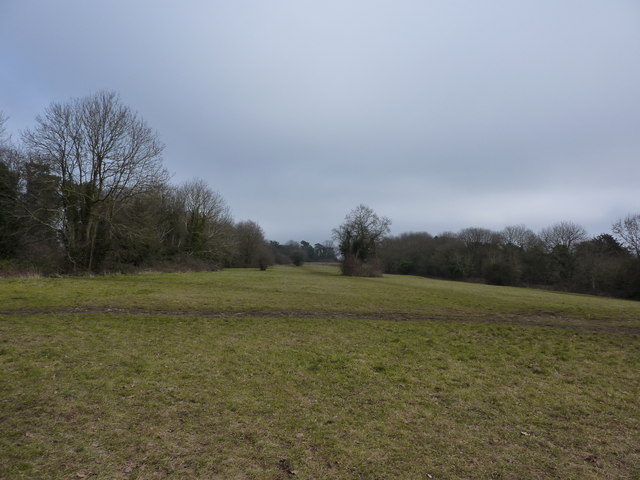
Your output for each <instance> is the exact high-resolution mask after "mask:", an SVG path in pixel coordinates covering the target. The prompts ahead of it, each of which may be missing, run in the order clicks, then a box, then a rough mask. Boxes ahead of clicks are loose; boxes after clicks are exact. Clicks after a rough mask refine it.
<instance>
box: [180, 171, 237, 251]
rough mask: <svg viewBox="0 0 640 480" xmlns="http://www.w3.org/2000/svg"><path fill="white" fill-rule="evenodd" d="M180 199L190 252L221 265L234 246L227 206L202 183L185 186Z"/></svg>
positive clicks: (190, 183)
mask: <svg viewBox="0 0 640 480" xmlns="http://www.w3.org/2000/svg"><path fill="white" fill-rule="evenodd" d="M176 195H177V200H178V202H179V203H180V204H181V206H182V209H183V212H184V218H183V222H184V224H183V228H184V233H185V245H184V246H185V250H186V252H187V253H188V254H190V255H193V256H196V257H200V258H202V259H205V260H211V261H214V262H217V263H221V262H222V259H223V258H225V256H227V255H228V252H229V251H230V249H231V246H232V243H233V235H232V230H233V220H232V218H231V213H230V212H229V207H228V206H227V204H226V202H225V201H224V199H223V198H222V196H221V195H220V194H218V193H217V192H215V191H213V190H212V189H211V188H210V187H209V186H208V185H207V184H206V183H205V182H204V181H203V180H199V179H195V180H191V181H189V182H186V183H184V184H182V185H181V186H180V187H178V188H177V189H176Z"/></svg>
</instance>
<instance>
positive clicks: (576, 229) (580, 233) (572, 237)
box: [540, 221, 587, 251]
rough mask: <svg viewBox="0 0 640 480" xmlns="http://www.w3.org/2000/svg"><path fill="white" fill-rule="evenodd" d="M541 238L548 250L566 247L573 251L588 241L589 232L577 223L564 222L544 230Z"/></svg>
mask: <svg viewBox="0 0 640 480" xmlns="http://www.w3.org/2000/svg"><path fill="white" fill-rule="evenodd" d="M540 238H541V239H542V241H543V243H544V244H545V246H546V247H547V249H548V250H553V249H554V248H556V247H564V248H565V249H567V250H569V251H571V250H572V249H573V248H574V247H575V246H576V244H578V243H579V242H582V241H584V240H586V239H587V231H586V230H585V229H584V227H582V226H581V225H578V224H577V223H573V222H568V221H562V222H558V223H555V224H553V225H551V226H550V227H547V228H544V229H543V230H542V231H541V232H540Z"/></svg>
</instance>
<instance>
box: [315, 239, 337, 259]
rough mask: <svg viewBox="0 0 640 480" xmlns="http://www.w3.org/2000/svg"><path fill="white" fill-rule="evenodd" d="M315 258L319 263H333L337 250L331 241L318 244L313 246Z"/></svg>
mask: <svg viewBox="0 0 640 480" xmlns="http://www.w3.org/2000/svg"><path fill="white" fill-rule="evenodd" d="M313 251H314V256H315V258H316V259H317V260H318V261H325V262H333V261H335V260H336V259H337V258H336V249H335V247H334V246H333V242H332V241H331V240H326V241H325V242H323V243H316V244H315V245H314V246H313Z"/></svg>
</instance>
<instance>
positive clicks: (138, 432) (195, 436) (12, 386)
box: [0, 267, 640, 479]
mask: <svg viewBox="0 0 640 480" xmlns="http://www.w3.org/2000/svg"><path fill="white" fill-rule="evenodd" d="M16 297H19V298H18V299H15V300H11V299H12V298H16ZM0 302H2V305H3V306H4V308H1V309H2V310H10V309H11V310H15V311H16V312H18V311H19V310H20V309H29V310H35V309H59V310H65V309H69V308H72V307H77V308H87V307H100V308H107V307H108V308H124V309H135V310H137V311H142V312H144V311H147V312H149V313H148V314H137V315H128V314H124V313H110V314H105V313H76V314H72V313H57V314H48V315H45V314H35V313H33V314H29V315H24V314H22V315H11V314H6V313H5V314H2V315H0V392H2V397H0V452H3V458H4V459H5V461H4V462H0V478H25V479H26V478H29V479H31V478H43V479H44V478H47V479H49V478H105V479H107V478H139V479H155V478H203V479H204V478H292V477H294V475H293V474H292V473H290V472H294V471H295V478H407V479H411V478H416V479H418V478H429V477H427V475H428V474H429V475H431V476H432V477H433V478H512V479H516V478H580V479H584V478H621V479H622V478H640V449H639V448H638V442H637V439H638V438H639V436H640V412H639V411H638V406H637V399H638V398H639V397H640V376H639V374H638V366H639V365H640V340H639V337H638V336H636V335H624V334H610V333H604V332H589V331H584V330H574V329H566V328H539V327H527V326H519V325H504V324H492V323H488V322H487V323H477V322H460V321H456V322H451V321H447V320H446V318H447V315H453V316H456V317H459V316H464V315H474V316H475V317H478V316H479V317H483V318H486V319H490V318H491V316H501V317H508V316H513V315H524V314H535V315H538V314H540V312H550V313H551V312H552V313H555V314H557V315H566V316H571V317H580V318H583V319H584V320H583V322H594V323H596V324H599V325H600V324H626V325H635V326H638V324H639V323H640V322H639V321H638V319H639V318H640V314H639V312H640V310H639V307H640V305H639V304H636V303H631V302H620V301H615V300H608V299H600V298H592V297H585V296H576V295H562V294H555V293H549V292H536V291H530V290H524V289H503V288H495V287H493V288H492V287H485V286H481V285H468V284H457V283H452V282H436V281H431V280H425V279H418V278H409V277H386V278H383V279H347V278H342V277H338V276H336V275H335V272H333V271H332V270H328V269H326V268H314V267H308V268H306V267H305V268H304V269H287V268H281V269H274V270H273V271H269V272H266V273H265V272H257V271H241V270H231V271H225V272H218V273H211V274H189V275H144V276H120V277H105V278H92V279H58V280H48V279H46V280H45V279H43V280H17V281H3V282H2V283H0ZM5 302H6V303H5ZM158 310H180V311H189V312H199V311H255V312H264V311H287V310H295V311H306V312H308V311H313V312H325V313H326V314H327V317H328V316H329V314H332V313H335V312H343V313H346V312H358V313H361V314H364V315H365V316H366V315H367V314H370V315H371V316H372V317H376V318H377V317H378V316H379V314H380V313H396V314H397V313H419V314H428V315H430V316H438V317H442V321H429V322H424V321H404V322H396V321H385V320H380V318H377V319H376V320H367V319H366V318H361V319H353V318H351V319H349V318H316V319H296V318H203V317H202V316H197V315H195V314H194V315H180V316H176V315H163V316H158V315H154V313H153V312H157V311H158ZM589 318H594V319H595V320H589ZM556 321H557V322H558V323H562V322H563V321H564V320H563V319H562V318H557V320H556ZM569 323H571V324H572V325H573V322H569Z"/></svg>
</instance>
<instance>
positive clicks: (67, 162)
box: [22, 91, 166, 270]
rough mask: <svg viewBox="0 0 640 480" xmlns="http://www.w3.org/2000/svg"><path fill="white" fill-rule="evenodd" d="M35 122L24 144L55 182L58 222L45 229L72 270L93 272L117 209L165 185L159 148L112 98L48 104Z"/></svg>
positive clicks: (104, 93)
mask: <svg viewBox="0 0 640 480" xmlns="http://www.w3.org/2000/svg"><path fill="white" fill-rule="evenodd" d="M36 123H37V126H36V127H35V128H34V129H32V130H27V131H26V132H25V133H24V134H23V135H22V138H23V141H24V143H25V145H26V146H27V147H28V148H29V149H31V150H32V151H33V152H34V153H36V154H37V155H38V156H39V157H40V158H41V159H43V161H44V162H46V163H47V164H48V165H49V166H50V168H51V173H52V174H54V175H56V176H58V177H59V188H58V192H57V193H58V196H59V201H60V206H61V215H60V222H59V223H58V224H56V225H51V227H52V228H55V229H56V230H57V231H58V234H59V236H60V238H61V240H62V242H63V244H64V247H65V250H66V254H67V257H68V259H69V261H70V262H71V264H72V265H73V267H74V269H77V268H80V269H86V270H93V269H95V268H96V267H97V264H98V263H99V261H100V258H101V256H103V255H104V253H105V252H106V251H108V241H109V237H110V230H111V224H112V220H113V218H114V216H115V214H116V213H117V211H118V209H119V208H120V207H121V206H122V205H124V203H125V202H126V201H127V200H128V199H130V198H132V197H135V196H136V195H140V194H144V193H146V192H148V191H149V190H150V189H153V188H154V187H155V186H157V185H158V183H162V182H164V181H165V180H166V172H165V170H164V169H163V167H162V160H161V154H162V150H163V148H164V146H163V145H162V143H160V141H159V140H158V138H157V136H156V134H155V133H154V132H153V131H152V130H151V129H150V128H149V127H148V126H147V124H146V123H145V122H144V120H142V119H141V118H139V117H138V115H137V114H136V113H135V112H133V111H132V110H131V109H130V108H129V107H128V106H126V105H123V104H122V103H121V102H120V99H119V97H118V95H117V94H116V93H115V92H110V91H101V92H98V93H96V94H93V95H90V96H87V97H84V98H77V99H73V100H71V101H68V102H66V103H52V104H51V105H50V106H49V107H48V108H47V109H46V111H45V113H44V115H43V116H38V117H37V118H36Z"/></svg>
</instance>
